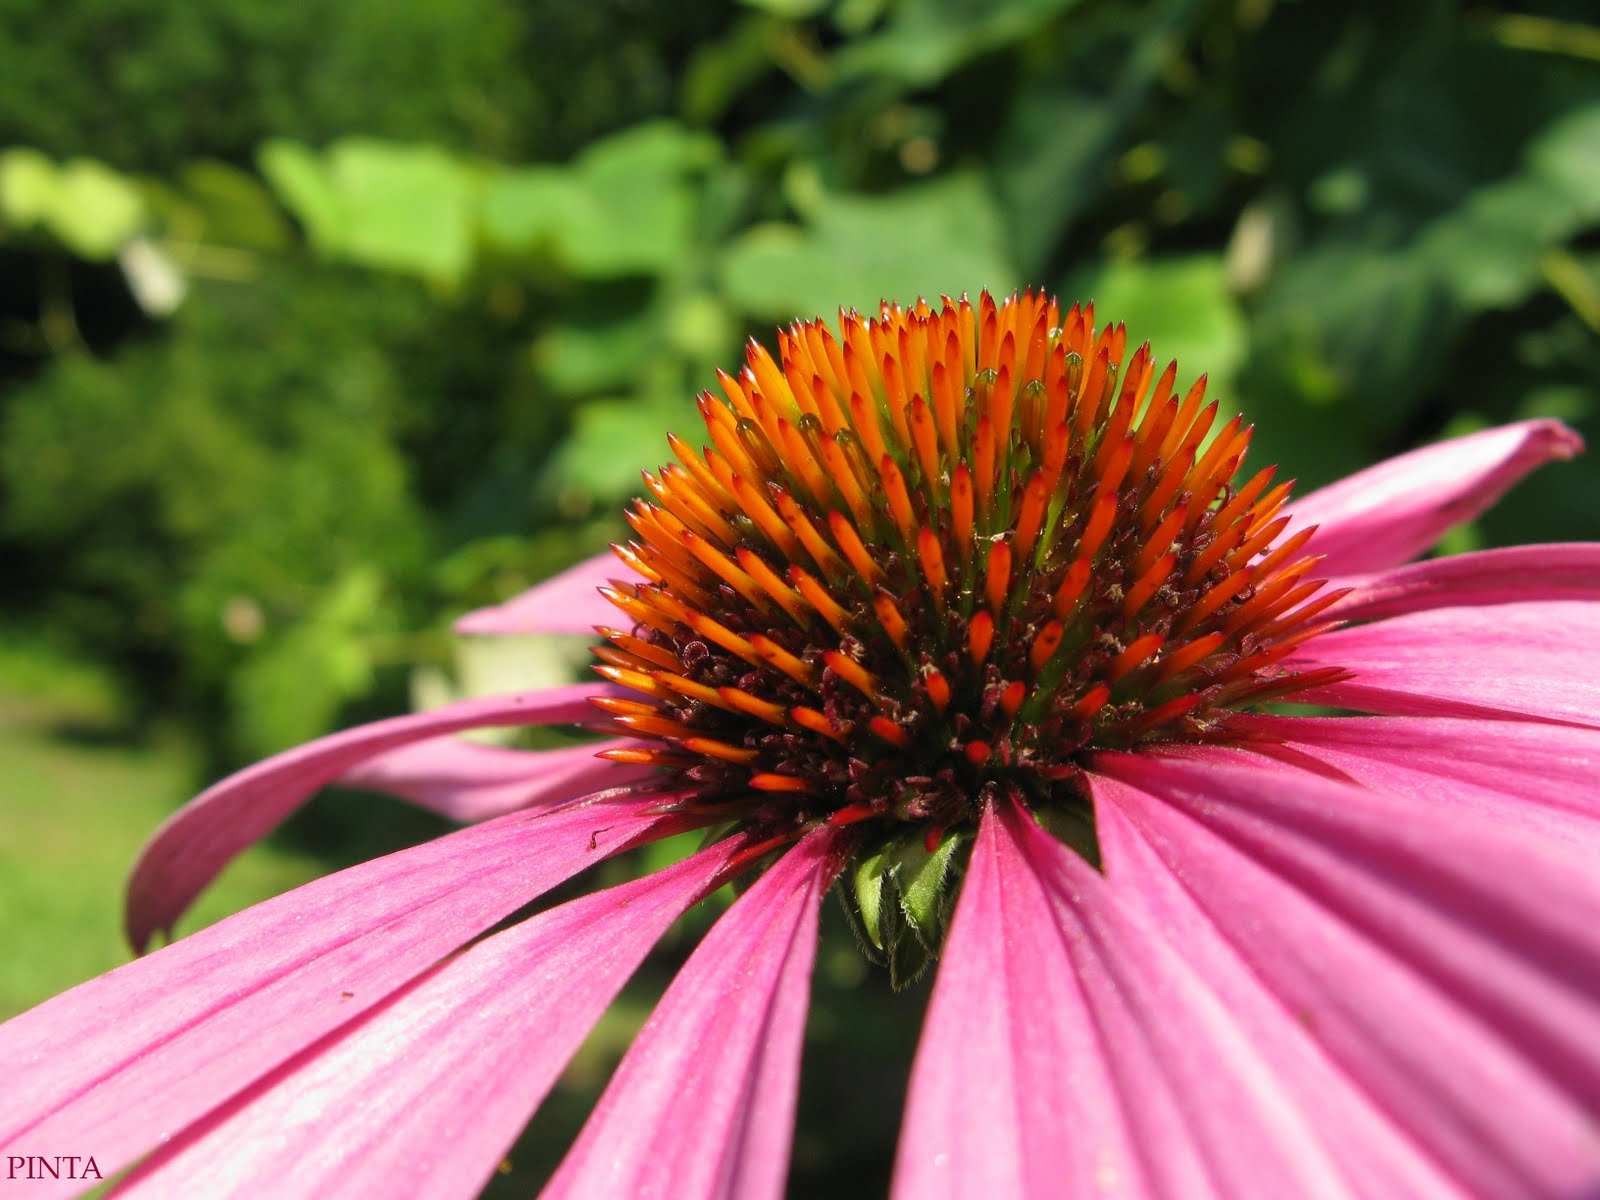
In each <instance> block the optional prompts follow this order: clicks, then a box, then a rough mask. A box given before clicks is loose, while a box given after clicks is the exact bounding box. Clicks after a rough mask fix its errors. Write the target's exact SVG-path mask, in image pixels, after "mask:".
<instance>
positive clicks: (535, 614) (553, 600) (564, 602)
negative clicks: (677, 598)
mask: <svg viewBox="0 0 1600 1200" xmlns="http://www.w3.org/2000/svg"><path fill="white" fill-rule="evenodd" d="M613 579H622V580H626V581H628V582H634V583H636V582H640V579H639V576H638V575H637V574H635V573H634V572H633V571H631V570H629V568H628V566H627V564H625V563H624V562H623V561H622V560H621V559H619V558H618V557H617V556H616V555H615V554H612V553H611V552H610V551H609V550H608V551H606V552H605V553H604V554H597V555H595V556H594V557H593V558H586V559H584V560H583V561H582V562H581V563H579V564H577V566H574V567H568V568H567V569H566V570H565V571H563V572H561V574H559V575H552V576H551V577H550V578H549V579H546V580H544V581H543V582H542V583H536V584H534V585H533V586H532V587H531V588H529V589H528V590H527V591H525V592H523V593H521V594H520V595H516V596H513V597H512V598H511V599H509V600H507V601H505V602H504V603H503V604H496V605H494V606H493V607H492V608H480V609H478V610H477V611H475V612H469V613H468V614H467V615H466V616H464V617H462V618H461V619H460V620H458V621H457V622H456V624H455V630H456V632H457V633H467V634H508V633H581V634H586V635H592V634H593V633H594V627H595V626H596V625H610V624H615V623H616V621H617V615H618V614H617V609H616V606H615V605H613V604H612V603H611V602H610V601H609V600H607V599H606V598H605V597H604V596H602V595H601V594H600V593H599V592H598V591H597V590H596V589H597V588H602V587H605V586H607V585H608V584H610V583H611V581H612V580H613Z"/></svg>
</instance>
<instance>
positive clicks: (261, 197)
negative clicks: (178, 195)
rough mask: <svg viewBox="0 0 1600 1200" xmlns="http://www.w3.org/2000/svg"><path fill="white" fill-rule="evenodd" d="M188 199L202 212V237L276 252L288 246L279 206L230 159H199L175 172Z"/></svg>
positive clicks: (260, 185)
mask: <svg viewBox="0 0 1600 1200" xmlns="http://www.w3.org/2000/svg"><path fill="white" fill-rule="evenodd" d="M179 182H180V184H181V185H182V188H183V191H184V193H185V194H186V197H187V199H188V200H190V201H191V202H192V203H193V204H195V205H196V207H197V208H198V209H199V211H200V212H201V213H202V214H203V217H204V220H205V231H204V236H205V238H206V240H208V241H211V242H216V243H220V244H222V245H228V246H238V247H241V248H244V249H248V250H261V251H266V252H271V253H278V252H281V251H283V250H285V249H287V248H288V246H289V244H290V240H291V238H290V230H289V225H288V223H287V222H286V221H285V220H284V215H283V210H282V209H281V208H279V207H278V204H277V202H276V201H274V200H273V198H272V194H271V193H270V192H268V191H267V189H266V188H265V187H263V186H262V183H261V181H260V180H259V179H257V178H256V177H255V176H254V175H251V174H249V173H247V172H245V171H241V170H240V169H239V168H238V167H235V166H233V165H232V164H230V163H225V162H219V161H217V160H215V159H201V160H200V161H198V162H192V163H189V164H188V165H187V166H185V167H184V168H183V170H182V172H181V173H180V174H179Z"/></svg>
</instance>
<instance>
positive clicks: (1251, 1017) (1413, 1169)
mask: <svg viewBox="0 0 1600 1200" xmlns="http://www.w3.org/2000/svg"><path fill="white" fill-rule="evenodd" d="M1106 786H1107V785H1105V783H1104V781H1102V780H1100V779H1091V787H1092V789H1093V790H1094V791H1095V792H1096V793H1097V795H1099V794H1101V793H1103V791H1104V789H1105V787H1106ZM1109 786H1110V787H1112V788H1115V787H1117V786H1119V785H1116V784H1111V785H1109ZM1096 814H1097V829H1098V833H1099V839H1100V846H1101V850H1102V853H1103V855H1104V858H1105V861H1106V863H1107V865H1108V867H1109V870H1110V872H1111V874H1110V879H1111V887H1112V888H1113V890H1114V891H1115V894H1116V896H1117V898H1118V900H1119V901H1120V902H1121V904H1122V905H1123V906H1124V907H1125V908H1126V909H1128V910H1129V911H1130V913H1131V914H1133V915H1134V916H1135V917H1136V918H1137V919H1138V920H1139V921H1140V922H1141V923H1143V924H1144V926H1145V927H1146V928H1149V929H1152V930H1159V931H1160V937H1161V939H1162V940H1164V941H1165V942H1166V943H1167V944H1168V945H1170V946H1172V947H1174V948H1176V950H1177V952H1178V954H1179V956H1180V957H1181V958H1182V960H1183V964H1184V969H1185V971H1186V972H1187V976H1188V978H1187V981H1186V982H1185V983H1183V984H1182V985H1181V986H1183V987H1186V988H1189V989H1193V990H1195V992H1196V993H1197V994H1200V995H1205V996H1207V997H1208V999H1209V1000H1210V1002H1213V1003H1215V1004H1217V1005H1220V1007H1221V1008H1222V1010H1223V1011H1225V1012H1226V1013H1227V1014H1228V1017H1229V1022H1230V1024H1231V1025H1232V1027H1233V1031H1232V1032H1233V1035H1234V1037H1235V1038H1236V1039H1239V1040H1236V1041H1235V1042H1234V1043H1233V1045H1232V1046H1231V1047H1230V1046H1229V1045H1228V1044H1227V1043H1226V1042H1223V1041H1216V1042H1213V1043H1211V1044H1210V1045H1209V1046H1207V1045H1204V1044H1197V1045H1194V1046H1191V1047H1187V1049H1188V1052H1189V1053H1190V1054H1192V1055H1194V1056H1195V1057H1197V1058H1200V1059H1201V1060H1202V1061H1201V1065H1200V1066H1199V1068H1198V1070H1197V1072H1196V1074H1195V1076H1194V1078H1195V1079H1196V1081H1197V1086H1196V1087H1195V1088H1194V1091H1195V1093H1196V1095H1195V1097H1194V1101H1195V1103H1197V1104H1198V1105H1201V1106H1204V1107H1205V1108H1206V1109H1207V1110H1209V1109H1210V1108H1211V1107H1212V1106H1213V1105H1216V1104H1218V1103H1219V1102H1221V1101H1222V1097H1221V1096H1219V1095H1218V1094H1217V1092H1216V1091H1215V1090H1214V1089H1213V1088H1212V1087H1211V1085H1209V1084H1207V1083H1205V1082H1204V1081H1205V1078H1206V1075H1207V1074H1208V1073H1214V1074H1215V1075H1216V1076H1217V1077H1218V1078H1226V1076H1227V1075H1228V1074H1229V1073H1230V1070H1229V1068H1228V1067H1226V1066H1224V1065H1222V1064H1217V1065H1215V1066H1210V1067H1208V1066H1206V1065H1204V1058H1205V1056H1206V1054H1207V1053H1208V1051H1209V1053H1212V1054H1215V1055H1218V1056H1219V1057H1232V1056H1240V1057H1254V1058H1257V1059H1258V1060H1259V1062H1260V1063H1261V1064H1262V1065H1263V1067H1264V1069H1265V1070H1266V1071H1267V1072H1269V1073H1270V1075H1271V1076H1272V1079H1273V1082H1274V1086H1275V1087H1277V1088H1279V1089H1281V1095H1280V1096H1279V1097H1278V1098H1277V1100H1276V1103H1277V1104H1278V1105H1280V1106H1282V1107H1284V1108H1288V1109H1292V1110H1293V1111H1295V1112H1296V1113H1298V1114H1300V1115H1301V1117H1302V1119H1303V1120H1304V1121H1305V1122H1306V1123H1307V1124H1308V1125H1309V1126H1310V1128H1311V1129H1313V1130H1315V1132H1316V1137H1317V1140H1318V1141H1319V1142H1320V1143H1321V1144H1322V1147H1324V1148H1325V1149H1324V1150H1322V1151H1321V1152H1320V1153H1319V1155H1318V1157H1321V1155H1322V1154H1325V1155H1326V1156H1327V1158H1329V1159H1331V1160H1332V1162H1333V1163H1335V1164H1337V1166H1336V1167H1334V1168H1333V1169H1330V1170H1328V1171H1327V1177H1326V1180H1325V1182H1324V1186H1326V1187H1327V1188H1328V1189H1329V1190H1331V1191H1333V1193H1334V1194H1336V1195H1347V1194H1358V1195H1371V1196H1430V1197H1439V1198H1441V1200H1442V1198H1444V1197H1450V1196H1459V1195H1461V1192H1460V1189H1459V1188H1458V1187H1457V1186H1455V1185H1454V1184H1453V1182H1452V1181H1451V1180H1450V1179H1449V1177H1448V1176H1447V1175H1444V1174H1442V1173H1441V1172H1440V1170H1439V1167H1438V1164H1437V1163H1435V1162H1434V1161H1433V1160H1432V1159H1431V1158H1430V1157H1429V1156H1428V1155H1427V1154H1426V1153H1425V1152H1424V1151H1422V1149H1421V1148H1420V1147H1418V1146H1417V1145H1416V1143H1415V1142H1414V1141H1412V1139H1411V1138H1410V1137H1409V1136H1408V1135H1407V1133H1406V1132H1405V1131H1404V1130H1403V1129H1401V1128H1399V1127H1398V1126H1397V1125H1396V1123H1395V1122H1394V1121H1393V1119H1392V1118H1391V1117H1390V1115H1389V1114H1388V1113H1387V1112H1385V1111H1383V1109H1382V1108H1380V1107H1379V1106H1378V1105H1376V1104H1374V1103H1373V1102H1372V1100H1371V1098H1370V1097H1369V1096H1367V1095H1366V1093H1365V1092H1363V1091H1362V1090H1361V1089H1360V1088H1359V1087H1357V1086H1356V1085H1355V1083H1354V1082H1353V1081H1352V1080H1351V1078H1350V1077H1349V1075H1347V1074H1346V1073H1345V1072H1344V1071H1343V1070H1342V1069H1341V1068H1340V1067H1339V1065H1338V1064H1337V1063H1335V1062H1333V1061H1332V1060H1331V1059H1330V1058H1329V1057H1328V1056H1327V1055H1326V1054H1325V1053H1324V1052H1323V1050H1322V1048H1321V1047H1320V1046H1319V1045H1318V1043H1317V1040H1316V1038H1315V1037H1314V1036H1313V1035H1312V1032H1311V1030H1310V1029H1308V1028H1307V1026H1306V1024H1305V1023H1304V1022H1303V1020H1302V1019H1301V1014H1299V1013H1296V1012H1295V1011H1293V1010H1292V1009H1291V1008H1290V1007H1289V1006H1287V1005H1286V1004H1284V1003H1283V1002H1282V1001H1281V1000H1280V999H1279V998H1278V997H1277V996H1275V995H1274V994H1273V993H1272V992H1271V991H1270V990H1268V989H1267V988H1264V987H1263V986H1262V982H1261V980H1260V978H1259V977H1258V976H1257V975H1256V973H1255V972H1254V971H1253V970H1252V969H1251V967H1250V964H1249V963H1248V962H1247V961H1246V960H1245V959H1244V958H1243V957H1241V955H1240V954H1239V952H1238V951H1237V949H1236V948H1235V947H1234V946H1233V945H1232V943H1230V942H1229V940H1228V939H1227V938H1226V937H1224V936H1223V935H1222V932H1221V931H1220V930H1219V929H1218V928H1217V926H1216V925H1215V924H1213V923H1212V921H1211V920H1210V918H1208V917H1207V916H1206V914H1205V912H1204V911H1203V910H1202V909H1200V908H1199V907H1198V906H1197V905H1196V904H1195V902H1194V900H1193V898H1192V897H1191V896H1190V894H1189V892H1188V891H1187V890H1186V889H1185V888H1184V886H1183V884H1182V883H1181V882H1180V880H1179V879H1178V878H1177V877H1176V876H1175V875H1173V874H1172V873H1171V872H1170V871H1169V870H1168V869H1167V868H1166V867H1165V866H1164V865H1163V864H1162V863H1161V860H1160V859H1159V858H1158V857H1157V856H1156V855H1155V853H1154V851H1152V850H1151V849H1150V846H1149V844H1148V843H1147V842H1145V841H1144V840H1143V839H1142V838H1141V837H1140V836H1139V834H1138V832H1137V831H1136V830H1135V829H1134V828H1133V827H1132V826H1131V825H1130V824H1129V822H1128V820H1127V818H1126V817H1125V816H1124V815H1123V814H1122V812H1121V811H1120V810H1119V809H1118V808H1117V806H1116V805H1115V804H1114V803H1110V802H1106V801H1105V800H1104V799H1103V798H1102V800H1101V802H1100V803H1098V804H1097V805H1096ZM1180 995H1181V993H1180ZM1178 1004H1179V1005H1180V1006H1182V1005H1184V1004H1185V1001H1183V1000H1181V999H1180V1000H1179V1001H1178ZM1202 1036H1203V1035H1202ZM1267 1094H1270V1093H1267ZM1240 1101H1243V1102H1244V1103H1246V1104H1247V1105H1248V1104H1249V1101H1248V1099H1247V1098H1246V1097H1239V1098H1238V1100H1235V1101H1234V1103H1238V1102H1240ZM1222 1116H1223V1121H1222V1123H1221V1125H1220V1127H1218V1126H1216V1125H1213V1126H1211V1127H1210V1131H1209V1136H1210V1137H1211V1138H1212V1140H1213V1150H1212V1153H1213V1154H1214V1155H1216V1156H1219V1157H1221V1158H1222V1159H1223V1160H1224V1162H1228V1163H1232V1162H1238V1163H1239V1166H1240V1167H1241V1168H1242V1169H1243V1170H1245V1171H1253V1169H1254V1168H1253V1164H1252V1157H1253V1153H1254V1150H1255V1146H1254V1145H1253V1144H1252V1142H1251V1138H1250V1136H1249V1135H1248V1134H1246V1133H1245V1130H1246V1129H1248V1127H1249V1126H1250V1125H1252V1124H1255V1123H1257V1122H1258V1121H1259V1117H1258V1116H1256V1115H1254V1114H1248V1115H1243V1116H1233V1115H1231V1114H1229V1113H1227V1112H1226V1110H1225V1111H1224V1113H1223V1114H1222ZM1235 1122H1237V1126H1236V1130H1235V1131H1232V1132H1230V1129H1229V1126H1230V1125H1234V1123H1235ZM1268 1136H1269V1137H1270V1134H1269V1135H1268ZM1224 1194H1225V1195H1238V1196H1249V1195H1263V1196H1266V1197H1274V1196H1275V1195H1276V1193H1275V1191H1274V1190H1273V1187H1272V1185H1270V1184H1268V1183H1267V1182H1266V1181H1265V1180H1258V1179H1255V1178H1252V1177H1246V1178H1244V1179H1237V1178H1236V1179H1235V1180H1234V1181H1233V1185H1232V1190H1231V1191H1229V1192H1225V1193H1224ZM1286 1194H1296V1193H1293V1192H1291V1193H1286Z"/></svg>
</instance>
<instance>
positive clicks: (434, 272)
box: [330, 138, 473, 282]
mask: <svg viewBox="0 0 1600 1200" xmlns="http://www.w3.org/2000/svg"><path fill="white" fill-rule="evenodd" d="M330 166H331V170H332V176H333V181H334V186H335V188H336V190H337V192H338V195H339V198H340V202H341V204H342V206H343V210H344V217H345V224H344V227H343V229H342V231H341V245H340V249H341V250H342V251H343V253H344V254H345V255H346V256H348V257H349V258H351V259H354V260H355V261H357V262H361V263H365V264H366V265H368V266H374V267H388V268H390V269H392V270H398V271H407V272H413V273H415V274H418V275H423V276H427V277H429V278H433V279H439V280H443V281H448V282H453V281H456V280H459V279H461V278H462V277H463V276H464V275H465V274H466V273H467V269H468V268H469V267H470V266H471V261H472V226H471V223H470V218H471V204H472V199H473V196H472V192H473V184H472V180H471V179H470V177H469V175H468V173H467V170H466V168H464V167H463V166H462V165H461V164H460V163H458V162H457V161H456V160H455V159H453V158H451V157H450V156H449V155H448V154H446V153H445V152H444V151H443V150H441V149H439V148H438V147H436V146H405V145H396V144H391V143H385V142H376V141H369V140H367V139H357V138H350V139H346V140H345V141H342V142H339V143H338V144H336V145H335V146H334V148H333V151H332V154H331V155H330Z"/></svg>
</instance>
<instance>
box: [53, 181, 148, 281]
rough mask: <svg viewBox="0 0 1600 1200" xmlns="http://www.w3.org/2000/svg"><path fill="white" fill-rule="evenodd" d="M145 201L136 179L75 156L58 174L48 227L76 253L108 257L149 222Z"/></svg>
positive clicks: (92, 257) (85, 255)
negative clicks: (130, 178)
mask: <svg viewBox="0 0 1600 1200" xmlns="http://www.w3.org/2000/svg"><path fill="white" fill-rule="evenodd" d="M145 217H146V213H145V204H144V197H143V196H141V195H140V193H139V189H138V187H137V186H135V185H134V184H133V182H132V181H130V180H128V179H127V178H125V177H123V176H122V175H119V174H117V173H116V172H115V171H113V170H111V168H110V167H107V166H105V165H103V164H101V163H98V162H95V161H93V160H92V159H87V158H76V159H73V160H72V161H71V162H69V163H67V164H66V166H64V167H62V168H61V170H60V171H59V172H58V174H57V175H56V181H55V192H54V197H53V203H52V205H51V207H50V209H49V210H48V211H47V212H46V213H45V214H44V221H45V224H46V225H47V226H48V227H49V228H50V231H51V232H52V233H54V234H55V235H56V237H58V238H60V239H61V242H62V244H63V245H65V246H66V247H67V249H69V250H71V251H72V252H73V253H75V254H78V255H81V256H82V257H84V258H90V259H107V258H110V257H112V256H113V255H114V254H116V252H117V251H118V250H120V249H121V248H122V247H123V245H124V244H126V243H127V242H128V241H129V239H131V238H132V237H133V236H134V235H135V234H136V233H138V232H139V230H140V228H141V227H142V226H143V224H144V222H145Z"/></svg>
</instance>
